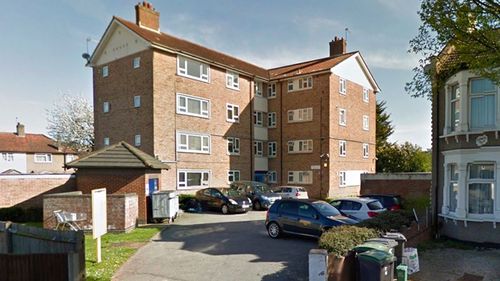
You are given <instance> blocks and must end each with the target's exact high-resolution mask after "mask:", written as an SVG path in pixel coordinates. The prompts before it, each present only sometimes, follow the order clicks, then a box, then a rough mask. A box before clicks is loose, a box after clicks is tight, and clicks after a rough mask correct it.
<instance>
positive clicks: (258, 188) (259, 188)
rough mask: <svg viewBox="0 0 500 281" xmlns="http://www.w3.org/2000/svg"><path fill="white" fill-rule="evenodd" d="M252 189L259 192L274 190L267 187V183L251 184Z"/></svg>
mask: <svg viewBox="0 0 500 281" xmlns="http://www.w3.org/2000/svg"><path fill="white" fill-rule="evenodd" d="M253 188H254V190H255V191H257V192H260V193H273V192H274V191H273V190H272V189H271V188H269V186H268V185H257V184H256V185H254V186H253Z"/></svg>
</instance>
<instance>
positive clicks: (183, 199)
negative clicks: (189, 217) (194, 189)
mask: <svg viewBox="0 0 500 281" xmlns="http://www.w3.org/2000/svg"><path fill="white" fill-rule="evenodd" d="M194 199H195V196H194V195H193V194H179V208H180V209H182V210H186V209H187V208H188V205H191V204H190V202H192V201H193V200H194Z"/></svg>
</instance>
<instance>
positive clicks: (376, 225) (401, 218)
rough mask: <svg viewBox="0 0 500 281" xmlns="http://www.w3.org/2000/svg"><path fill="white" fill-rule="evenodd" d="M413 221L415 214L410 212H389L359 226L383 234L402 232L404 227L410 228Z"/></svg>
mask: <svg viewBox="0 0 500 281" xmlns="http://www.w3.org/2000/svg"><path fill="white" fill-rule="evenodd" d="M412 220H413V213H412V211H409V210H397V211H387V212H383V213H380V214H379V215H378V216H376V217H373V218H370V219H367V220H364V221H362V222H360V223H358V224H357V226H360V227H367V228H371V229H375V230H378V231H381V232H385V231H391V230H396V231H400V230H401V228H402V227H403V226H409V225H410V224H411V222H412Z"/></svg>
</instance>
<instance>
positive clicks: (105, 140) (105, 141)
mask: <svg viewBox="0 0 500 281" xmlns="http://www.w3.org/2000/svg"><path fill="white" fill-rule="evenodd" d="M102 143H103V144H104V145H105V146H108V145H109V138H108V137H105V138H104V140H103V142H102Z"/></svg>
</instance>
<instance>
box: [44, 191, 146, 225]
mask: <svg viewBox="0 0 500 281" xmlns="http://www.w3.org/2000/svg"><path fill="white" fill-rule="evenodd" d="M91 197H92V195H90V194H82V192H81V191H77V192H68V193H58V194H50V195H46V196H44V198H43V227H44V228H50V229H52V228H54V227H55V226H56V225H57V221H56V219H55V217H54V211H56V210H62V211H66V212H72V213H82V214H85V216H86V218H87V219H86V220H84V221H81V222H78V225H79V226H80V227H81V228H82V229H84V230H91V229H92V203H91V202H92V198H91ZM106 200H107V201H106V203H107V212H108V215H107V222H108V231H130V230H132V229H134V228H135V225H136V221H137V218H138V213H139V204H138V197H137V195H136V194H133V193H128V194H108V195H107V198H106Z"/></svg>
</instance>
